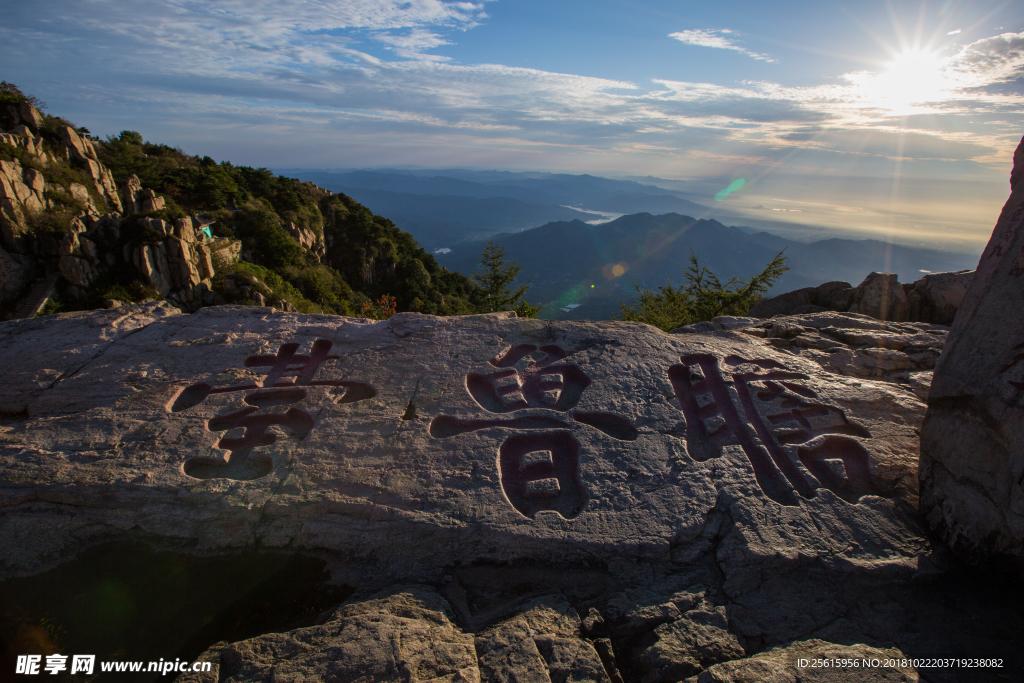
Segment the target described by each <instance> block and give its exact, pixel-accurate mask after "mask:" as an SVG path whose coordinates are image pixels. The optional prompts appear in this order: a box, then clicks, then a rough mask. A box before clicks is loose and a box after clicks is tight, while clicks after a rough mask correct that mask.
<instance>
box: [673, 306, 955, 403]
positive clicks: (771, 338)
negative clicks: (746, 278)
mask: <svg viewBox="0 0 1024 683" xmlns="http://www.w3.org/2000/svg"><path fill="white" fill-rule="evenodd" d="M723 330H734V331H737V332H742V333H743V334H748V335H751V336H754V337H759V338H761V339H764V340H765V342H766V343H767V344H769V345H771V346H772V347H773V348H776V349H779V350H781V351H784V352H786V353H792V354H796V355H799V356H801V357H802V358H806V359H808V360H812V361H814V362H815V363H817V364H818V365H820V366H821V367H822V368H823V369H825V370H827V371H829V372H831V373H834V374H837V375H843V376H846V377H860V378H864V379H872V380H881V381H884V382H893V383H896V384H899V385H901V386H903V387H904V388H906V389H908V390H909V391H911V392H913V393H914V394H915V395H916V396H917V397H918V398H920V399H921V400H922V401H924V400H927V397H928V387H929V386H930V385H931V379H932V370H933V369H934V367H935V363H936V362H937V361H938V359H939V355H940V354H941V353H942V347H943V345H944V344H945V341H946V335H947V334H948V332H949V328H948V327H946V326H945V325H935V324H931V323H889V322H883V321H881V320H878V319H877V318H873V317H869V316H866V315H860V314H857V313H834V312H831V311H825V312H819V313H805V314H803V315H785V316H776V317H774V318H772V319H770V320H768V321H765V320H761V319H759V318H749V317H748V318H740V317H730V316H722V317H719V318H715V319H714V320H711V321H708V322H704V323H697V324H695V325H687V326H686V327H681V328H679V329H677V330H673V333H676V334H695V333H700V332H718V331H723Z"/></svg>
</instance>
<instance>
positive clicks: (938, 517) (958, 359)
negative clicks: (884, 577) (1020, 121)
mask: <svg viewBox="0 0 1024 683" xmlns="http://www.w3.org/2000/svg"><path fill="white" fill-rule="evenodd" d="M1021 149H1024V142H1022V146H1021V147H1019V148H1018V149H1017V153H1016V154H1015V155H1014V171H1013V175H1012V176H1011V177H1012V178H1013V179H1014V183H1015V184H1013V185H1012V186H1011V188H1012V192H1011V194H1010V198H1009V199H1008V200H1007V202H1006V205H1005V206H1004V207H1003V211H1002V213H1001V214H1000V216H999V220H998V222H997V223H996V226H995V229H994V230H993V232H992V238H991V239H990V240H989V243H988V246H987V247H986V248H985V251H984V252H983V253H982V256H981V260H980V262H979V263H978V269H977V271H976V274H975V275H974V278H973V280H972V281H971V284H970V287H969V288H968V289H967V293H966V295H965V297H964V300H963V303H962V304H961V306H960V310H959V311H958V312H957V315H956V319H955V321H954V322H953V326H952V329H951V331H950V334H949V340H948V342H947V343H946V347H945V349H944V350H943V353H942V356H941V358H940V359H939V361H938V364H937V366H936V368H935V374H934V379H933V381H932V385H931V390H930V393H929V398H928V405H929V407H928V414H927V416H926V418H925V422H924V426H923V427H922V432H921V451H922V452H921V493H922V498H921V505H922V510H923V511H924V512H925V513H926V515H927V517H928V521H929V523H930V524H931V525H932V527H933V528H935V529H937V530H938V531H939V532H940V533H941V534H942V535H943V537H944V538H945V539H946V540H947V542H948V543H949V544H950V545H951V546H952V547H953V548H954V549H956V550H958V551H959V552H960V553H961V554H963V555H964V556H966V557H969V558H982V557H986V556H990V555H993V554H1006V555H1012V556H1017V557H1024V410H1022V406H1021V391H1022V389H1024V365H1022V364H1021V360H1022V359H1024V354H1022V352H1021V349H1024V287H1022V282H1024V280H1022V277H1024V256H1022V255H1024V183H1022V182H1021V181H1020V177H1021V176H1020V167H1021V166H1022V165H1024V158H1022V152H1021Z"/></svg>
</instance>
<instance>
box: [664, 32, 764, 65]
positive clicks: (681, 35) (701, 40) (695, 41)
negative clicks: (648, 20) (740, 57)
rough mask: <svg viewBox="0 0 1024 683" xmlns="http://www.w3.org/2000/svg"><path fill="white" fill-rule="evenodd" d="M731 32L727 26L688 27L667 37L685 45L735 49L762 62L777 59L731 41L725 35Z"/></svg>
mask: <svg viewBox="0 0 1024 683" xmlns="http://www.w3.org/2000/svg"><path fill="white" fill-rule="evenodd" d="M732 32H733V31H732V30H731V29H727V28H720V29H713V28H709V29H699V28H698V29H690V30H687V31H677V32H675V33H670V34H668V37H669V38H675V39H676V40H678V41H679V42H681V43H686V44H687V45H699V46H700V47H715V48H719V49H721V50H735V51H736V52H739V53H742V54H745V55H747V56H748V57H753V58H754V59H759V60H761V61H764V62H776V61H778V60H777V59H772V58H771V57H769V56H768V55H762V54H759V53H757V52H753V51H751V50H748V49H747V48H745V47H742V46H740V45H737V44H736V43H734V42H732V40H730V39H729V38H727V37H726V36H728V35H729V34H731V33H732Z"/></svg>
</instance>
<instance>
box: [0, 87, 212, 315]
mask: <svg viewBox="0 0 1024 683" xmlns="http://www.w3.org/2000/svg"><path fill="white" fill-rule="evenodd" d="M6 117H7V124H8V126H9V127H10V131H9V132H7V133H3V134H0V143H2V144H4V145H7V149H6V154H7V156H8V157H10V159H9V160H0V233H2V244H3V249H0V261H3V262H4V263H6V264H8V266H9V268H5V269H4V270H5V276H4V277H3V278H2V279H0V288H2V289H0V299H7V300H8V301H10V300H13V299H15V298H17V297H18V296H19V295H23V294H24V293H25V289H26V288H27V285H28V284H29V282H30V281H31V280H32V279H33V277H34V276H42V275H44V274H45V273H46V272H47V271H48V270H49V271H51V272H52V271H54V270H56V271H58V272H59V273H60V276H61V277H62V280H63V283H64V284H65V285H66V292H67V294H68V296H70V297H71V298H72V299H75V300H81V299H84V298H85V296H86V290H88V289H89V288H90V287H91V286H92V285H93V284H94V283H96V282H97V281H98V280H100V279H101V278H103V277H104V276H105V275H109V274H111V273H113V272H116V271H121V275H122V276H123V275H124V272H123V271H124V270H125V269H128V270H130V271H132V273H133V274H134V275H135V277H136V278H137V279H138V280H139V281H140V282H141V283H142V284H143V285H145V286H146V287H149V288H151V289H152V290H154V291H155V293H156V294H157V295H158V296H160V297H166V298H168V300H170V301H172V302H174V303H176V304H178V305H180V306H181V307H182V308H183V309H184V310H190V311H191V310H196V309H197V308H199V307H200V306H202V305H203V304H204V303H205V304H212V303H216V302H219V303H225V301H224V299H223V298H219V297H217V296H216V295H214V294H213V292H212V291H211V288H210V284H211V282H212V278H213V276H214V273H215V271H214V267H213V263H212V260H211V252H210V248H209V247H208V246H206V245H205V244H204V242H205V239H204V236H203V235H202V234H199V235H197V234H196V231H195V230H194V229H193V224H194V222H198V219H197V218H195V217H190V216H185V217H183V218H179V219H177V220H176V221H174V223H173V224H172V223H171V222H168V221H166V220H162V219H160V218H146V217H139V216H138V214H140V213H155V212H159V211H160V210H161V209H163V208H164V200H163V199H162V198H161V197H158V196H157V195H156V193H155V192H153V191H152V190H146V189H144V188H142V187H141V185H140V183H139V179H138V177H137V176H134V175H133V176H131V177H129V178H128V179H127V181H126V182H125V184H124V186H123V187H122V189H121V191H120V192H119V191H118V188H117V187H116V185H115V182H114V178H113V175H112V173H111V172H110V170H109V169H108V168H107V167H106V166H104V165H103V163H102V162H101V160H100V157H99V155H98V153H97V147H96V143H94V142H93V141H92V140H91V139H90V138H89V137H87V136H85V135H80V134H79V133H78V132H77V131H76V130H75V129H74V128H73V127H71V126H70V125H66V124H62V123H60V122H57V124H56V125H51V126H50V130H49V133H50V135H49V138H44V136H43V133H44V132H46V130H45V129H44V122H45V121H46V119H44V117H43V116H42V115H41V114H40V113H39V112H38V111H37V110H36V109H35V107H33V106H32V105H31V104H29V103H27V102H22V103H21V104H20V106H18V107H14V106H13V105H7V108H6ZM12 123H13V125H11V124H12ZM52 123H53V122H51V124H52ZM54 135H56V139H54ZM83 172H84V173H83ZM86 178H88V181H87V182H76V179H78V180H85V179H86ZM122 197H123V203H122ZM126 207H127V208H126ZM129 216H131V217H133V218H134V223H133V224H131V225H129V224H125V223H124V221H125V220H127V219H129ZM62 219H63V221H66V223H63V224H62ZM54 228H56V229H54ZM111 305H115V304H113V303H112V304H111Z"/></svg>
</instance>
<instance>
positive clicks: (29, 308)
mask: <svg viewBox="0 0 1024 683" xmlns="http://www.w3.org/2000/svg"><path fill="white" fill-rule="evenodd" d="M58 277H60V274H59V273H52V274H50V275H46V276H44V277H41V278H38V279H36V281H35V282H34V283H33V284H32V288H31V289H30V290H29V291H28V295H27V296H25V298H24V299H22V300H21V303H20V304H18V307H17V308H16V309H15V310H14V315H13V316H12V317H13V318H15V319H22V318H32V317H35V315H36V313H38V312H39V311H40V309H42V307H43V305H44V304H45V303H46V302H47V301H48V300H49V298H50V297H51V296H53V288H54V286H55V285H56V284H57V278H58Z"/></svg>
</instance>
